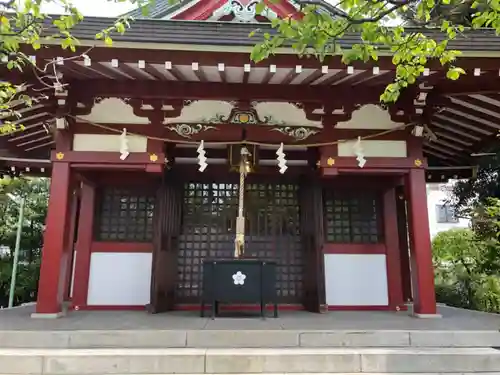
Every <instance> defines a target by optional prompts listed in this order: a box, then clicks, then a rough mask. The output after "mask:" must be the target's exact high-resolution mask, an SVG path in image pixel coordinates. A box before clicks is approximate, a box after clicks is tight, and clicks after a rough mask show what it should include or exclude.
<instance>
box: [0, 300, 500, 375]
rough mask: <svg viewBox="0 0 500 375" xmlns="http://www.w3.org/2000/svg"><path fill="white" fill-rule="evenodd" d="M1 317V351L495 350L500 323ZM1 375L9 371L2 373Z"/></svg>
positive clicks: (363, 317) (472, 315)
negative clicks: (44, 349) (191, 349)
mask: <svg viewBox="0 0 500 375" xmlns="http://www.w3.org/2000/svg"><path fill="white" fill-rule="evenodd" d="M32 311H33V307H32V306H29V307H22V308H16V309H12V310H0V348H46V349H69V348H74V349H86V348H89V349H91V348H157V349H167V348H204V349H206V348H342V347H344V348H360V347H361V348H489V347H500V332H499V328H500V316H499V315H496V314H485V313H479V312H472V311H466V310H460V309H453V308H447V307H441V308H440V313H441V314H442V315H443V318H442V319H438V320H420V319H415V318H412V317H411V316H409V315H408V313H407V312H398V313H396V312H330V313H327V314H321V315H320V314H312V313H307V312H302V311H297V312H283V313H281V316H280V318H278V319H273V318H269V319H266V320H261V319H260V318H258V317H256V318H248V317H247V318H218V319H216V320H211V319H207V318H200V317H199V316H198V315H197V314H196V313H194V312H172V313H167V314H158V315H149V314H147V313H146V312H97V311H94V312H89V311H78V312H72V313H70V314H69V315H67V316H66V317H64V318H61V319H57V320H36V319H31V318H30V314H31V312H32ZM0 375H1V370H0Z"/></svg>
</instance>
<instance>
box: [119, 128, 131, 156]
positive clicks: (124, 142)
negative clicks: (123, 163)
mask: <svg viewBox="0 0 500 375" xmlns="http://www.w3.org/2000/svg"><path fill="white" fill-rule="evenodd" d="M129 155H130V152H129V148H128V139H127V128H123V132H122V133H121V134H120V160H125V159H126V158H128V156H129Z"/></svg>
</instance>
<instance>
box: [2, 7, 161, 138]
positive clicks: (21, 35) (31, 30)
mask: <svg viewBox="0 0 500 375" xmlns="http://www.w3.org/2000/svg"><path fill="white" fill-rule="evenodd" d="M103 1H108V2H114V3H123V2H130V3H132V4H137V6H140V7H143V9H144V10H145V11H147V9H148V5H149V4H150V3H152V2H153V1H154V0H103ZM48 4H58V5H60V6H61V7H62V9H63V10H64V14H63V15H61V16H59V17H50V16H49V15H47V14H45V13H44V12H43V8H44V6H45V5H48ZM82 20H83V15H82V14H81V13H80V11H79V10H78V8H77V7H76V6H75V5H74V4H73V1H71V0H0V69H5V68H7V69H8V70H21V71H22V70H25V69H30V70H32V71H33V72H34V73H35V74H36V75H37V76H38V77H39V78H40V79H39V81H40V82H41V83H44V85H45V86H46V87H45V88H46V89H52V90H53V89H59V88H62V86H63V85H64V84H63V83H61V82H60V81H59V80H58V78H57V74H56V71H55V65H56V61H55V60H54V61H49V62H48V63H47V64H46V65H45V67H44V68H43V69H42V68H40V67H37V66H36V65H35V64H33V63H32V61H31V60H30V59H29V57H28V56H27V55H26V53H24V52H23V46H30V47H31V48H32V49H34V50H38V49H40V48H41V46H42V44H43V43H44V42H46V41H49V40H50V41H52V42H53V41H54V40H57V41H58V42H59V43H60V46H61V48H62V49H70V50H72V51H76V46H77V45H78V40H77V39H76V38H75V37H74V36H73V35H72V34H71V30H72V28H73V27H74V26H75V25H77V24H78V23H80V22H81V21H82ZM129 22H130V19H129V18H128V17H126V16H123V17H119V18H118V19H117V20H116V21H115V22H113V23H112V24H111V25H110V26H109V27H108V28H106V29H103V30H101V32H99V33H98V34H96V39H98V40H103V41H104V42H105V43H106V44H107V45H111V44H112V39H111V33H113V32H119V33H124V32H125V30H126V28H127V27H129V26H130V24H129ZM54 30H55V32H54ZM3 78H4V77H2V81H1V82H0V118H11V120H10V121H9V120H4V121H3V123H0V136H1V135H2V134H6V133H12V132H16V131H22V130H24V127H23V126H22V124H15V122H14V121H13V120H12V118H20V117H21V116H20V114H19V113H18V112H17V111H16V110H15V109H14V107H15V105H14V104H17V103H19V101H21V102H24V103H26V104H27V105H32V103H33V102H34V101H37V100H38V99H39V97H38V96H36V95H34V94H33V93H32V92H30V91H28V88H27V86H26V85H25V84H23V83H19V82H12V80H9V79H8V78H7V79H3ZM45 78H48V80H46V79H45ZM47 82H50V83H47ZM37 95H43V93H42V94H37Z"/></svg>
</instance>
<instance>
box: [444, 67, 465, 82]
mask: <svg viewBox="0 0 500 375" xmlns="http://www.w3.org/2000/svg"><path fill="white" fill-rule="evenodd" d="M462 74H465V70H463V69H462V68H459V67H454V68H451V69H448V71H447V72H446V78H448V79H451V80H453V81H456V80H457V79H459V78H460V76H461V75H462Z"/></svg>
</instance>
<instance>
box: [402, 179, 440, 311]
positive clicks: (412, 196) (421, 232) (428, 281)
mask: <svg viewBox="0 0 500 375" xmlns="http://www.w3.org/2000/svg"><path fill="white" fill-rule="evenodd" d="M406 185H407V191H408V195H409V197H408V222H409V223H408V224H409V227H410V241H411V246H410V251H411V255H412V256H411V258H412V259H411V260H412V270H411V272H412V280H413V283H412V285H413V293H414V295H413V303H414V312H415V314H417V315H419V314H420V315H432V314H436V294H435V290H434V268H433V265H432V249H431V237H430V231H429V217H428V213H427V191H426V185H425V170H424V169H411V170H410V173H409V174H408V176H407V179H406Z"/></svg>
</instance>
